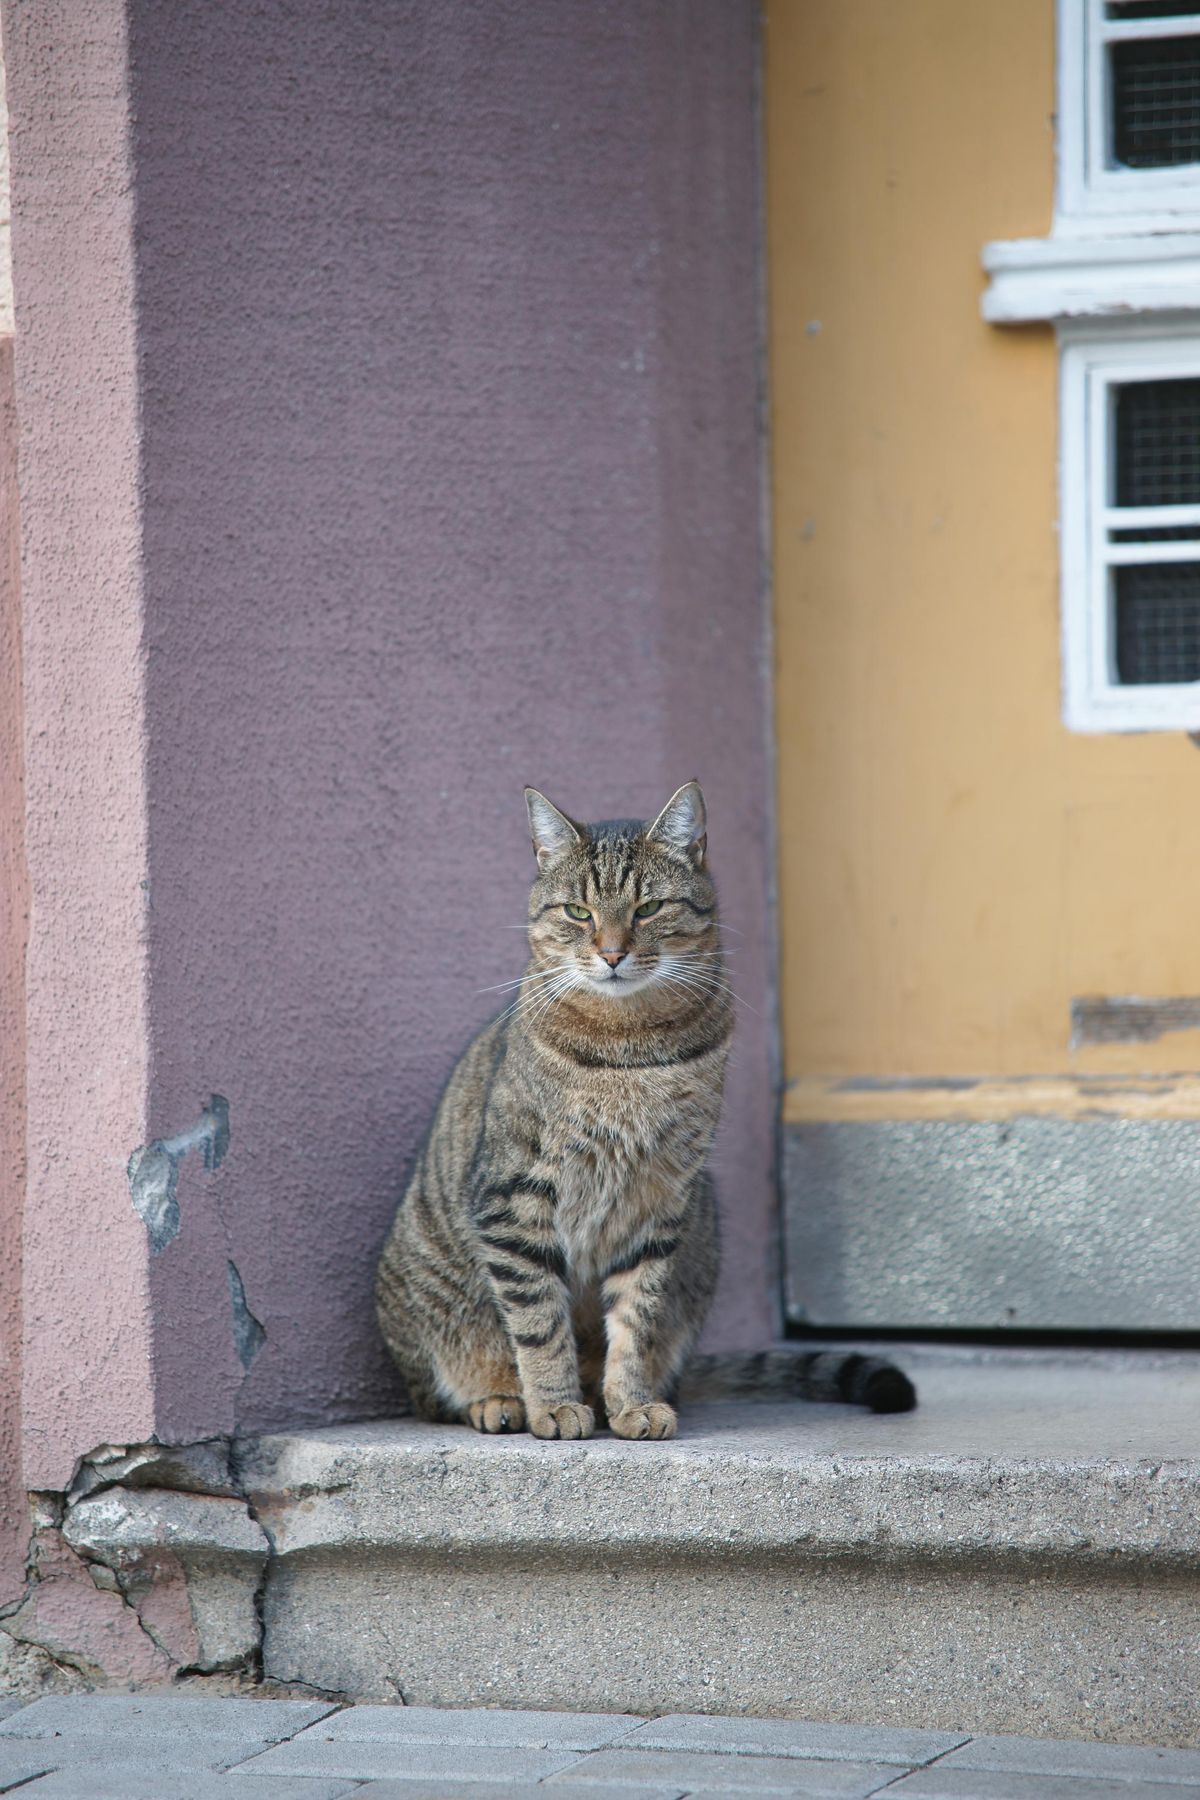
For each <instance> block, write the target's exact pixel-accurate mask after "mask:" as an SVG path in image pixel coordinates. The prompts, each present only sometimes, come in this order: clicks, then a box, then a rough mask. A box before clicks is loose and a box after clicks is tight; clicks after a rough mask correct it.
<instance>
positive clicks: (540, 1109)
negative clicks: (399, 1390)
mask: <svg viewBox="0 0 1200 1800" xmlns="http://www.w3.org/2000/svg"><path fill="white" fill-rule="evenodd" d="M527 800H528V805H529V815H530V827H531V830H532V834H533V842H534V849H535V851H536V853H537V859H538V873H537V878H536V880H535V881H534V884H533V889H532V892H531V894H530V899H529V964H528V967H527V969H526V972H525V975H524V977H523V979H522V982H521V986H520V988H519V990H518V996H517V1000H516V1004H515V1005H514V1006H513V1007H512V1008H511V1010H510V1011H509V1012H507V1013H505V1014H503V1015H501V1017H500V1018H499V1019H497V1020H495V1021H494V1022H493V1023H492V1024H491V1025H489V1026H488V1027H487V1028H486V1029H485V1030H484V1031H483V1032H481V1033H480V1035H479V1036H478V1037H477V1038H476V1039H475V1040H474V1042H473V1043H472V1044H470V1045H469V1046H468V1048H467V1050H466V1052H465V1053H464V1055H463V1056H462V1058H461V1060H460V1061H459V1063H458V1066H457V1068H456V1069H455V1070H454V1073H453V1075H452V1076H451V1078H450V1082H449V1085H448V1086H447V1088H446V1091H445V1093H444V1095H443V1096H442V1100H441V1102H440V1104H439V1106H438V1109H437V1113H436V1115H435V1117H434V1121H433V1126H432V1129H431V1131H430V1134H429V1137H428V1140H427V1142H426V1144H425V1147H424V1149H423V1150H422V1152H421V1154H420V1157H419V1158H418V1161H417V1166H416V1169H415V1170H414V1173H413V1176H412V1179H411V1182H410V1184H409V1188H408V1191H407V1193H406V1194H405V1197H404V1199H403V1201H402V1202H401V1205H400V1208H399V1211H398V1212H397V1215H396V1220H395V1223H394V1225H393V1227H392V1231H391V1234H390V1236H389V1238H388V1240H387V1243H386V1245H385V1247H384V1252H383V1257H382V1260H381V1262H380V1266H379V1275H378V1281H377V1290H376V1292H377V1301H378V1307H379V1319H380V1324H381V1326H382V1329H383V1335H384V1338H385V1340H386V1342H387V1344H388V1347H389V1349H390V1350H391V1352H392V1354H393V1356H394V1357H395V1358H396V1361H397V1362H398V1364H399V1365H400V1368H401V1371H402V1372H403V1374H404V1377H405V1380H406V1382H407V1384H408V1388H409V1392H410V1394H411V1397H412V1400H413V1403H414V1405H415V1406H416V1408H417V1410H418V1411H419V1412H421V1413H423V1414H424V1415H425V1416H427V1417H431V1418H440V1419H465V1420H467V1421H469V1422H470V1423H471V1424H472V1425H474V1426H475V1427H476V1429H478V1430H481V1431H519V1430H522V1429H524V1428H525V1427H526V1426H527V1427H528V1429H529V1430H530V1431H533V1432H534V1433H536V1434H537V1435H538V1436H539V1437H588V1436H590V1435H591V1433H592V1430H593V1428H594V1425H595V1418H596V1415H597V1413H600V1414H601V1415H602V1416H603V1417H605V1418H607V1421H608V1423H609V1425H610V1426H611V1428H612V1430H614V1431H615V1432H617V1433H619V1434H620V1435H621V1436H623V1437H631V1438H662V1437H669V1436H671V1435H672V1434H673V1432H674V1429H675V1413H674V1410H673V1408H672V1406H671V1404H670V1400H671V1397H672V1396H673V1394H674V1391H675V1388H676V1385H677V1382H678V1379H679V1374H680V1371H681V1369H682V1367H683V1364H684V1362H685V1360H686V1358H687V1355H688V1352H689V1351H690V1349H691V1347H692V1345H693V1343H694V1342H695V1339H696V1335H697V1333H698V1332H699V1330H700V1327H701V1325H702V1323H703V1321H704V1316H705V1313H706V1312H707V1310H708V1305H709V1301H710V1300H711V1298H712V1292H713V1287H714V1284H715V1282H716V1276H717V1224H716V1208H715V1204H714V1199H713V1190H712V1184H711V1181H710V1180H709V1177H708V1175H707V1173H706V1172H705V1167H704V1164H705V1159H706V1157H707V1155H708V1150H709V1146H710V1144H711V1142H712V1137H713V1132H714V1131H715V1129H716V1124H717V1118H718V1114H719V1112H720V1104H721V1085H722V1080H723V1077H724V1073H725V1059H726V1056H727V1053H728V1049H729V1037H730V1030H731V1027H732V1022H733V1015H732V1007H731V1001H730V994H729V989H728V985H727V983H726V980H725V976H724V973H723V967H722V958H721V951H720V943H719V935H718V926H717V911H716V893H715V890H714V887H713V884H712V880H711V878H710V876H709V874H708V870H707V868H706V866H705V836H704V833H705V823H704V802H703V798H702V796H701V793H700V790H699V788H698V787H697V786H696V784H695V783H694V782H693V783H688V785H687V786H686V787H684V788H681V789H680V790H679V792H678V793H677V794H676V795H674V796H673V797H672V799H671V800H670V801H669V802H668V804H667V806H666V807H664V809H663V811H662V813H661V814H660V815H659V817H658V819H656V820H655V821H654V822H653V823H652V824H651V825H643V824H641V823H639V822H637V821H635V820H616V821H610V822H608V823H605V824H601V825H592V826H583V825H577V824H576V823H575V822H574V821H572V820H570V819H568V818H567V817H566V816H565V815H564V814H562V813H560V812H558V810H557V808H555V807H553V806H551V804H550V802H549V801H548V800H546V799H545V798H544V797H543V796H542V795H540V794H537V793H536V792H534V791H533V790H530V791H529V793H528V795H527ZM656 901H658V902H661V905H660V906H658V907H657V909H655V908H654V903H655V902H656ZM639 907H641V908H643V909H644V910H643V916H642V917H640V918H639V917H637V916H636V909H637V908H639ZM645 909H650V910H648V911H647V910H645ZM572 912H574V913H575V914H581V913H582V914H585V915H586V916H584V917H572V916H571V914H572Z"/></svg>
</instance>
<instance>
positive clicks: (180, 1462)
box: [0, 1436, 276, 1687]
mask: <svg viewBox="0 0 1200 1800" xmlns="http://www.w3.org/2000/svg"><path fill="white" fill-rule="evenodd" d="M106 1496H109V1497H110V1498H111V1502H112V1504H111V1505H110V1506H107V1507H106V1506H105V1505H104V1500H105V1497H106ZM172 1497H174V1498H172ZM30 1501H31V1521H30V1523H31V1533H30V1538H29V1543H28V1548H27V1552H26V1581H25V1585H24V1588H23V1590H22V1592H21V1594H20V1595H19V1596H17V1597H16V1598H15V1599H14V1600H13V1601H11V1602H9V1603H8V1604H7V1605H5V1606H4V1607H3V1608H0V1631H3V1633H4V1634H5V1636H6V1637H7V1638H10V1639H11V1640H12V1641H13V1642H14V1643H17V1644H20V1645H21V1646H22V1647H23V1648H24V1649H27V1650H29V1651H30V1652H31V1653H33V1654H34V1655H35V1657H36V1658H37V1659H38V1668H39V1670H44V1669H46V1668H50V1667H53V1668H55V1669H59V1670H62V1671H64V1672H67V1673H69V1674H71V1675H72V1676H73V1677H75V1678H76V1679H77V1680H78V1679H80V1678H81V1679H82V1680H83V1681H84V1682H85V1683H86V1684H87V1685H90V1686H104V1685H107V1684H110V1683H112V1682H120V1683H122V1684H124V1685H131V1686H134V1687H138V1686H145V1685H147V1684H154V1683H159V1682H164V1681H173V1682H178V1681H180V1680H184V1679H188V1678H190V1677H192V1676H203V1677H221V1678H223V1679H224V1680H226V1681H234V1682H236V1683H238V1684H239V1685H240V1684H248V1685H249V1686H251V1687H257V1686H259V1685H261V1683H262V1680H263V1669H262V1645H263V1629H264V1627H263V1618H264V1603H265V1590H266V1582H267V1579H268V1573H269V1569H270V1566H271V1563H272V1560H273V1558H274V1556H275V1554H276V1550H275V1543H274V1539H273V1536H272V1533H271V1532H270V1531H269V1530H268V1528H267V1527H266V1525H265V1524H264V1523H263V1521H262V1520H261V1519H259V1517H258V1515H257V1509H256V1507H255V1506H254V1504H253V1501H252V1500H251V1498H250V1495H249V1492H248V1490H247V1487H246V1483H245V1480H244V1478H243V1471H242V1468H241V1459H240V1455H239V1453H238V1450H237V1447H236V1445H235V1443H234V1441H233V1440H232V1439H231V1438H229V1437H225V1436H216V1437H211V1438H205V1439H201V1440H198V1441H197V1442H196V1443H193V1444H185V1445H164V1444H162V1443H159V1442H158V1441H156V1440H151V1441H149V1442H146V1443H142V1444H126V1445H115V1444H101V1445H98V1446H97V1447H96V1448H95V1449H94V1450H92V1451H90V1452H88V1453H87V1454H86V1455H83V1456H81V1457H79V1458H78V1459H77V1461H76V1464H75V1468H74V1470H73V1472H72V1477H71V1482H70V1485H69V1487H68V1489H67V1490H66V1491H65V1492H64V1493H38V1494H36V1495H34V1494H31V1495H30ZM239 1515H240V1516H242V1517H243V1518H244V1520H245V1521H247V1522H248V1523H247V1524H245V1525H242V1526H239V1525H238V1524H237V1519H238V1516H239ZM251 1528H252V1530H251ZM247 1531H250V1536H249V1537H247V1535H246V1534H247ZM206 1534H207V1535H206ZM256 1539H257V1544H258V1546H259V1547H256V1542H255V1540H256ZM251 1582H253V1588H252V1591H251V1592H248V1591H247V1589H248V1587H249V1585H250V1583H251ZM89 1595H90V1596H91V1598H90V1599H89ZM119 1620H123V1621H124V1624H123V1625H118V1621H119ZM139 1644H141V1645H143V1646H144V1650H141V1651H140V1650H139V1649H138V1647H137V1646H138V1645H139ZM40 1679H41V1676H40V1675H38V1674H35V1676H34V1678H33V1680H34V1683H35V1684H36V1683H37V1682H38V1681H39V1680H40Z"/></svg>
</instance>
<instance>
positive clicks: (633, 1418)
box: [608, 1400, 677, 1438]
mask: <svg viewBox="0 0 1200 1800" xmlns="http://www.w3.org/2000/svg"><path fill="white" fill-rule="evenodd" d="M608 1423H609V1427H610V1429H611V1430H613V1431H615V1432H616V1434H617V1436H618V1437H623V1438H669V1437H674V1436H675V1426H676V1423H677V1420H676V1415H675V1408H674V1407H673V1406H668V1405H667V1403H666V1401H665V1400H649V1401H647V1403H646V1405H645V1406H626V1407H623V1408H622V1409H621V1411H620V1412H616V1413H610V1414H609V1415H608Z"/></svg>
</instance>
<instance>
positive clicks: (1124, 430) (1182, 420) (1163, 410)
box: [1113, 378, 1200, 506]
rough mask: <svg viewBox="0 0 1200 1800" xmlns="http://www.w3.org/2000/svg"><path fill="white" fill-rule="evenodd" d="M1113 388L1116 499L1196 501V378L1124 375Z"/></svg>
mask: <svg viewBox="0 0 1200 1800" xmlns="http://www.w3.org/2000/svg"><path fill="white" fill-rule="evenodd" d="M1114 393H1115V396H1116V399H1115V403H1114V404H1115V409H1116V416H1115V420H1114V427H1115V428H1114V434H1113V435H1114V448H1115V451H1116V464H1117V467H1116V480H1115V482H1114V487H1115V490H1116V491H1115V494H1114V498H1115V501H1116V504H1117V505H1118V506H1195V505H1200V378H1195V379H1188V380H1183V381H1124V382H1122V383H1121V384H1120V386H1119V387H1117V388H1115V389H1114Z"/></svg>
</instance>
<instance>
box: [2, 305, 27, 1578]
mask: <svg viewBox="0 0 1200 1800" xmlns="http://www.w3.org/2000/svg"><path fill="white" fill-rule="evenodd" d="M16 451H17V415H16V409H15V407H14V405H13V381H12V340H11V339H0V1606H3V1605H4V1603H5V1601H6V1600H9V1599H11V1597H12V1594H13V1591H14V1590H15V1588H17V1587H19V1585H20V1582H21V1576H22V1570H23V1567H24V1561H25V1540H26V1538H27V1537H28V1535H29V1534H28V1528H27V1524H26V1518H25V1495H24V1483H23V1481H22V1480H21V1203H22V1198H23V1193H24V1185H25V928H26V915H27V913H28V906H29V899H28V889H27V882H26V874H25V829H24V810H25V793H24V782H23V780H22V769H23V766H24V756H23V752H22V745H21V589H20V570H19V567H18V561H17V558H18V548H19V541H18V535H17V456H16Z"/></svg>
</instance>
